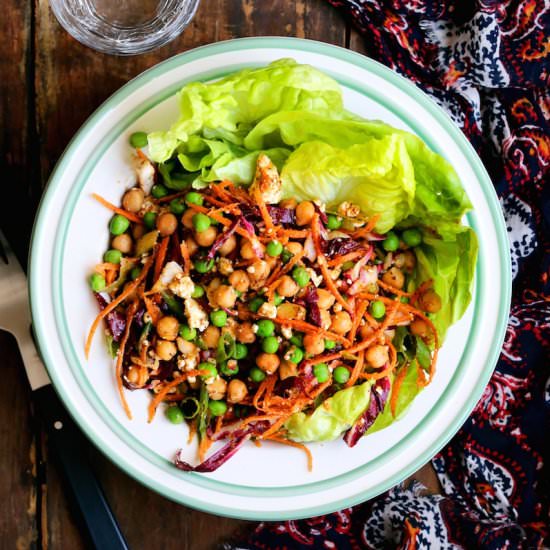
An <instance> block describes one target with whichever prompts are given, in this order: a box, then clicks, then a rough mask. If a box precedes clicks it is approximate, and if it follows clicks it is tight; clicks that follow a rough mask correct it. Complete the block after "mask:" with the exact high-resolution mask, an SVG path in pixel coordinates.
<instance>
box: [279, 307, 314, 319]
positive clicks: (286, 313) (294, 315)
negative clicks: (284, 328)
mask: <svg viewBox="0 0 550 550" xmlns="http://www.w3.org/2000/svg"><path fill="white" fill-rule="evenodd" d="M306 313H307V311H306V308H305V307H304V306H300V305H298V304H292V303H290V302H284V303H282V304H281V305H280V306H278V307H277V317H280V318H281V319H294V320H296V321H304V320H305V318H306Z"/></svg>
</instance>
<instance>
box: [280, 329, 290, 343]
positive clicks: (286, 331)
mask: <svg viewBox="0 0 550 550" xmlns="http://www.w3.org/2000/svg"><path fill="white" fill-rule="evenodd" d="M281 334H282V335H283V337H284V338H286V339H287V340H290V338H292V329H291V328H290V327H283V328H281Z"/></svg>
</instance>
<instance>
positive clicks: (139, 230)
mask: <svg viewBox="0 0 550 550" xmlns="http://www.w3.org/2000/svg"><path fill="white" fill-rule="evenodd" d="M145 232H146V229H145V226H144V225H141V224H140V223H136V224H134V225H133V226H132V237H134V239H135V240H136V241H137V240H138V239H139V238H140V237H143V235H145Z"/></svg>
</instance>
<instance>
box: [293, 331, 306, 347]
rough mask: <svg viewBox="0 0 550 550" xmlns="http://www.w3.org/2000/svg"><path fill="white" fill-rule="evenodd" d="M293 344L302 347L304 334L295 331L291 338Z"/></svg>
mask: <svg viewBox="0 0 550 550" xmlns="http://www.w3.org/2000/svg"><path fill="white" fill-rule="evenodd" d="M289 341H290V343H291V344H294V345H295V346H297V347H299V348H301V347H302V346H303V345H304V335H303V334H302V333H301V332H295V333H294V334H293V335H292V336H291V337H290V338H289Z"/></svg>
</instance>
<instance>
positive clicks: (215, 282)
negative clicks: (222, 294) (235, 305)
mask: <svg viewBox="0 0 550 550" xmlns="http://www.w3.org/2000/svg"><path fill="white" fill-rule="evenodd" d="M221 284H222V280H221V279H220V278H219V277H216V278H215V279H212V280H211V281H210V284H209V285H208V286H207V287H206V297H207V298H208V301H209V302H210V305H211V306H213V307H216V306H217V302H216V292H217V291H218V288H220V286H221Z"/></svg>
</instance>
